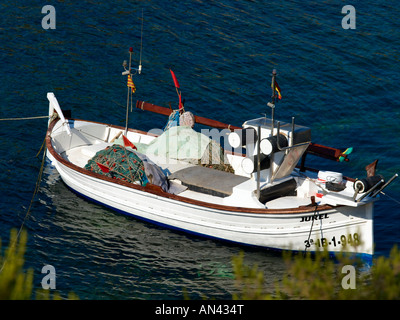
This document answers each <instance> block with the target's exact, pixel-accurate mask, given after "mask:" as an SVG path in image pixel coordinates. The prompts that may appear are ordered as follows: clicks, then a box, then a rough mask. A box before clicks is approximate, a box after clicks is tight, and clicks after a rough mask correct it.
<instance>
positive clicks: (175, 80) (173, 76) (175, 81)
mask: <svg viewBox="0 0 400 320" xmlns="http://www.w3.org/2000/svg"><path fill="white" fill-rule="evenodd" d="M169 71H171V76H172V79H173V80H174V83H175V87H176V88H179V82H178V79H177V78H176V77H175V73H174V72H173V71H172V70H171V69H169Z"/></svg>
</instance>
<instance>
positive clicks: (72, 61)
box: [0, 0, 400, 299]
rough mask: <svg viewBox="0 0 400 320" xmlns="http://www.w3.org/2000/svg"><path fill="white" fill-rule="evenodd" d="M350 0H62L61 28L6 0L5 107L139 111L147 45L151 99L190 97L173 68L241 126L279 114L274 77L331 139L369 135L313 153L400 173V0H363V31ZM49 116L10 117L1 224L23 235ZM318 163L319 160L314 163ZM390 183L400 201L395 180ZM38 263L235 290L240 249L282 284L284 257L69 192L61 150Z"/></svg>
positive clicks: (43, 198) (380, 240) (101, 294)
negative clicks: (131, 86) (61, 171)
mask: <svg viewBox="0 0 400 320" xmlns="http://www.w3.org/2000/svg"><path fill="white" fill-rule="evenodd" d="M345 4H352V3H350V2H349V3H344V2H342V1H306V2H305V1H297V0H293V1H234V0H226V1H200V0H198V1H174V2H172V1H112V0H111V1H79V2H77V1H59V2H55V3H54V4H53V5H54V7H55V9H56V29H55V30H44V29H43V28H42V24H41V22H42V18H43V17H44V16H45V15H44V14H42V13H41V9H42V7H43V5H44V4H42V3H40V2H38V1H33V0H32V1H27V0H24V1H18V2H15V1H7V0H6V1H2V3H1V4H0V9H1V13H0V15H1V21H2V23H1V25H0V57H1V71H2V76H1V79H0V82H1V86H0V98H1V105H0V118H1V119H4V118H14V117H28V116H39V115H46V114H47V112H48V101H47V99H46V93H47V92H50V91H51V92H54V93H55V94H56V96H57V98H58V100H59V102H60V104H61V106H62V107H63V108H65V109H71V110H72V113H73V116H74V117H76V118H81V119H88V120H95V121H100V122H106V123H113V124H117V125H124V124H125V107H124V105H125V103H126V78H124V77H122V76H121V72H122V71H123V68H122V61H123V60H126V59H128V49H129V47H133V48H134V55H133V60H134V64H135V65H136V64H138V61H139V51H140V50H139V49H140V43H141V41H140V40H141V38H140V33H141V15H142V10H143V14H144V26H143V54H142V64H143V72H142V74H141V75H140V77H136V78H135V79H134V82H135V84H136V87H137V91H136V94H135V98H136V99H140V100H145V101H149V102H152V103H154V104H158V105H163V106H168V104H169V103H172V104H176V103H177V98H176V92H175V88H174V86H173V82H172V79H171V76H170V73H169V69H170V68H172V69H173V70H174V72H175V74H176V75H177V77H178V79H179V82H180V84H181V90H182V94H183V98H185V99H186V106H187V108H188V109H190V110H191V111H192V112H194V113H196V114H198V115H201V116H204V117H209V118H213V119H218V120H220V121H222V122H226V123H231V124H234V125H239V126H240V125H241V123H242V122H243V121H244V120H247V119H250V118H254V117H259V116H260V115H261V114H263V113H266V112H269V110H268V109H267V106H266V102H268V100H269V97H270V94H271V92H270V88H269V85H270V74H271V71H272V69H274V68H276V69H277V70H278V81H279V85H280V87H281V89H282V95H283V99H282V100H281V101H280V102H279V104H278V107H277V110H276V116H277V117H278V118H280V119H282V120H283V121H288V120H290V117H291V116H296V119H297V120H296V121H297V122H298V123H301V124H304V125H308V126H310V127H311V128H312V137H313V141H314V142H315V143H320V144H325V145H329V146H333V147H338V148H347V147H349V146H352V147H354V153H353V154H352V155H351V156H350V158H351V161H350V162H348V163H331V162H327V161H323V160H321V159H319V158H312V157H309V158H308V161H309V162H308V163H309V164H310V165H314V166H317V165H319V166H320V167H321V168H323V169H330V170H338V171H343V172H344V173H345V174H346V175H348V176H352V177H363V176H364V175H365V171H364V167H365V166H366V165H367V164H368V163H370V162H372V161H373V160H375V159H379V164H378V169H379V171H378V173H380V174H382V175H384V176H385V177H386V178H387V179H388V178H390V177H391V176H392V175H393V174H394V173H395V172H399V171H400V164H399V159H400V138H399V137H400V121H399V120H400V106H399V101H400V85H399V83H400V79H399V71H400V67H399V66H400V63H399V60H400V56H399V47H400V36H399V27H400V23H399V20H398V16H399V14H400V12H399V8H398V5H397V4H396V2H394V1H374V2H372V1H369V2H368V1H362V2H360V1H357V2H356V1H354V3H353V5H354V7H355V9H356V29H355V30H345V29H343V28H342V18H343V17H344V14H342V13H341V9H342V7H343V6H344V5H345ZM165 122H166V118H165V117H163V116H160V115H156V114H150V113H146V112H139V111H134V112H133V113H131V114H130V125H131V126H134V127H137V128H139V129H142V130H149V129H152V128H160V127H163V126H164V125H165ZM46 125H47V122H46V120H45V119H40V120H30V121H1V122H0V150H1V152H0V155H1V157H0V168H1V170H0V179H1V181H2V183H1V185H0V188H1V189H0V194H1V203H0V209H1V210H0V221H1V223H0V236H1V238H2V241H3V244H7V243H8V238H9V232H10V229H11V228H19V227H20V226H21V224H22V221H23V219H24V217H25V214H26V212H27V208H28V207H29V204H30V201H31V197H32V193H33V190H34V187H35V182H36V178H37V175H38V172H39V168H40V164H41V159H40V158H39V159H38V158H36V157H35V155H36V153H37V152H38V150H39V149H40V146H41V145H42V142H43V139H44V136H45V130H46ZM312 162H314V163H312ZM387 194H388V195H389V196H391V197H392V198H394V199H397V201H398V199H399V194H400V187H399V183H398V182H395V183H393V185H392V186H391V187H390V188H389V189H388V190H387ZM25 226H26V228H27V230H28V233H29V239H28V250H27V254H26V266H27V267H32V268H33V269H34V271H35V281H36V282H35V287H37V288H39V287H40V280H41V278H42V275H41V273H40V271H41V268H42V266H43V265H46V264H51V265H53V266H54V267H55V268H56V271H57V290H59V291H60V292H61V293H62V294H64V295H65V294H66V293H68V292H69V291H74V292H75V293H76V294H77V295H78V296H79V297H80V298H81V299H181V298H182V297H183V288H185V289H186V290H187V292H188V294H189V296H190V297H191V298H193V299H197V298H202V297H204V296H206V297H209V298H217V299H229V298H230V297H231V296H232V293H233V292H234V291H235V286H234V282H233V280H232V278H233V271H232V264H231V259H232V256H234V255H237V254H238V253H239V252H240V250H244V251H245V261H246V263H249V264H255V263H257V264H258V265H259V267H260V268H261V269H262V270H263V271H264V272H265V276H266V280H267V285H270V286H271V288H272V287H273V285H274V279H280V277H281V275H282V269H283V268H284V263H283V261H282V258H281V257H280V255H279V254H275V253H271V252H268V251H263V250H254V249H248V248H241V247H237V246H232V245H226V244H224V243H221V242H217V241H211V240H204V239H199V238H196V237H192V236H187V235H183V234H180V233H176V232H173V231H169V230H165V229H161V228H159V227H155V226H152V225H149V224H147V223H143V222H140V221H137V220H135V219H132V218H129V217H125V216H121V215H118V214H115V213H113V212H111V211H109V210H107V209H104V208H102V207H100V206H97V205H95V204H92V203H89V202H87V201H86V200H83V199H81V198H79V197H77V196H76V195H75V194H73V193H72V192H71V191H69V190H68V189H67V188H66V187H65V185H64V184H63V183H62V182H61V181H60V179H59V176H58V174H57V173H56V171H55V169H54V168H52V167H51V166H50V164H49V163H46V166H45V172H44V175H43V179H42V181H41V184H40V190H39V193H38V195H37V197H36V198H35V200H34V203H33V206H32V210H31V214H30V216H29V218H28V220H27V221H26V223H25ZM399 231H400V209H399V204H398V203H396V202H395V201H393V200H391V199H390V198H388V197H382V198H381V201H379V202H378V203H377V204H376V209H375V243H376V253H377V255H387V254H388V252H389V250H390V248H391V247H392V246H393V244H395V243H399V240H400V238H399V237H400V236H399V234H400V232H399Z"/></svg>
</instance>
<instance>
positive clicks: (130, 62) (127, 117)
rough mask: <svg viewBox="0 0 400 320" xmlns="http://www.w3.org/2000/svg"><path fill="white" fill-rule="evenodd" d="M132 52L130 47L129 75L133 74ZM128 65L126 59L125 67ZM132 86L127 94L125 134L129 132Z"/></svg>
mask: <svg viewBox="0 0 400 320" xmlns="http://www.w3.org/2000/svg"><path fill="white" fill-rule="evenodd" d="M132 52H133V48H132V47H131V48H129V69H128V77H129V76H130V75H131V66H132ZM125 66H126V61H124V67H125ZM131 92H132V88H131V87H129V86H128V93H127V96H126V122H125V136H126V135H127V133H128V119H129V97H130V95H131Z"/></svg>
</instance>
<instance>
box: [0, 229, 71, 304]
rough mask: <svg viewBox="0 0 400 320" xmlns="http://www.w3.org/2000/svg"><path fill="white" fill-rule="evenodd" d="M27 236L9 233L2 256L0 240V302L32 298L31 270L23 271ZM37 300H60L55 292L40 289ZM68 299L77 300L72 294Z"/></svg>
mask: <svg viewBox="0 0 400 320" xmlns="http://www.w3.org/2000/svg"><path fill="white" fill-rule="evenodd" d="M27 239H28V235H27V232H26V231H24V230H23V231H22V232H21V234H20V235H19V236H18V234H17V232H16V230H14V229H13V230H11V232H10V245H9V246H8V248H6V249H5V253H4V256H3V253H2V247H1V239H0V268H1V269H0V300H30V299H32V298H33V295H32V292H33V270H32V269H28V270H27V271H26V272H25V271H24V270H23V267H24V263H25V259H24V255H25V251H26V242H27ZM36 299H37V300H49V299H53V300H61V299H62V298H61V296H60V294H59V293H58V292H57V291H54V293H52V294H51V293H50V290H44V289H40V290H37V291H36ZM68 299H78V297H77V296H76V295H75V294H74V293H72V292H71V293H69V294H68Z"/></svg>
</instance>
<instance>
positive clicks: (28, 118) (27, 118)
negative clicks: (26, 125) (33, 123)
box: [0, 116, 49, 121]
mask: <svg viewBox="0 0 400 320" xmlns="http://www.w3.org/2000/svg"><path fill="white" fill-rule="evenodd" d="M48 117H49V116H37V117H25V118H4V119H0V121H15V120H32V119H43V118H48Z"/></svg>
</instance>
